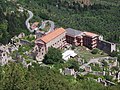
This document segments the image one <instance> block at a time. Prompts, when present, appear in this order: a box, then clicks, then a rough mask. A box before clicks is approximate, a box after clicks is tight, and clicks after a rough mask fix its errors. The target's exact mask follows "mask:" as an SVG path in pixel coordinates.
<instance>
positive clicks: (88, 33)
mask: <svg viewBox="0 0 120 90" xmlns="http://www.w3.org/2000/svg"><path fill="white" fill-rule="evenodd" d="M84 34H85V35H86V36H88V37H96V36H98V35H97V34H95V33H91V32H84Z"/></svg>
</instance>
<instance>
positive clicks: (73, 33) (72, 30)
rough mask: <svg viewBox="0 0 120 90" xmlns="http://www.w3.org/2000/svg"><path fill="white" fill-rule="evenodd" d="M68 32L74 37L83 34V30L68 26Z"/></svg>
mask: <svg viewBox="0 0 120 90" xmlns="http://www.w3.org/2000/svg"><path fill="white" fill-rule="evenodd" d="M66 32H67V35H70V36H73V37H75V36H78V35H81V34H83V32H82V31H79V30H75V29H72V28H67V29H66Z"/></svg>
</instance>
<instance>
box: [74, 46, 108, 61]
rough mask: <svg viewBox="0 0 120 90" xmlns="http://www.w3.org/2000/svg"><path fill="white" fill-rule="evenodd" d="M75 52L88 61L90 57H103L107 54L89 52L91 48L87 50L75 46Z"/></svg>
mask: <svg viewBox="0 0 120 90" xmlns="http://www.w3.org/2000/svg"><path fill="white" fill-rule="evenodd" d="M75 52H76V53H77V54H78V56H80V57H81V58H83V59H85V60H87V61H89V60H90V59H92V58H98V57H104V56H107V54H105V53H104V54H103V55H101V54H92V53H91V50H87V49H86V48H85V47H81V46H79V47H76V48H75Z"/></svg>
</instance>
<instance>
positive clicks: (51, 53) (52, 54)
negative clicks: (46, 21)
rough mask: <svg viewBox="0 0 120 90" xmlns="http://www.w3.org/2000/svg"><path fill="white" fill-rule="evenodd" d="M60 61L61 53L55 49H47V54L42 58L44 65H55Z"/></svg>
mask: <svg viewBox="0 0 120 90" xmlns="http://www.w3.org/2000/svg"><path fill="white" fill-rule="evenodd" d="M62 61H63V60H62V53H61V51H60V50H59V49H56V48H53V47H51V48H48V52H47V54H46V55H45V57H44V60H43V62H44V63H45V64H55V63H61V62H62Z"/></svg>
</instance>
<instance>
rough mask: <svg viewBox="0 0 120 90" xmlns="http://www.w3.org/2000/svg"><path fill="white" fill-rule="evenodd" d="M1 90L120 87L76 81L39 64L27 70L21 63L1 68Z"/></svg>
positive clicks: (81, 80)
mask: <svg viewBox="0 0 120 90" xmlns="http://www.w3.org/2000/svg"><path fill="white" fill-rule="evenodd" d="M0 90H119V86H117V87H104V86H102V85H101V84H99V83H96V82H95V81H94V80H91V79H89V80H88V79H86V80H83V79H77V80H76V79H74V78H73V77H69V76H63V75H61V74H60V73H59V72H58V71H56V70H54V69H50V68H48V67H45V66H44V67H42V66H40V65H38V64H33V66H30V67H28V68H26V67H24V66H23V65H22V64H20V63H9V64H8V65H5V66H2V67H0Z"/></svg>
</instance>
